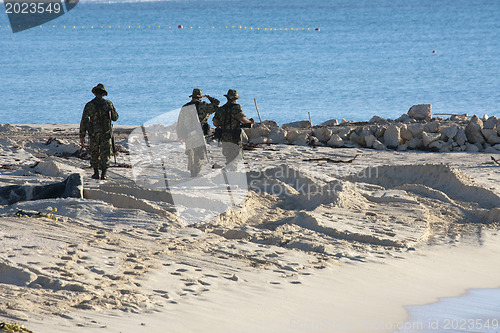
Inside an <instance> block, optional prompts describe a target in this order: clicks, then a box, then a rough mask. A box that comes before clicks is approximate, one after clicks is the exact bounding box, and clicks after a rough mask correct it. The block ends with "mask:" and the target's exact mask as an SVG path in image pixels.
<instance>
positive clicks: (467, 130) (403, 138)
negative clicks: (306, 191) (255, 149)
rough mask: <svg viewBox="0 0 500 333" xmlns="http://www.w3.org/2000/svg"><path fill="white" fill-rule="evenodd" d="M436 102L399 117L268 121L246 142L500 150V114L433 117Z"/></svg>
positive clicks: (246, 132)
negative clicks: (321, 120)
mask: <svg viewBox="0 0 500 333" xmlns="http://www.w3.org/2000/svg"><path fill="white" fill-rule="evenodd" d="M431 109H432V106H431V104H419V105H414V106H412V107H411V108H410V109H409V110H408V112H407V113H405V114H403V115H402V116H401V117H399V118H398V119H395V120H391V119H383V118H381V117H378V116H373V117H372V118H371V119H370V120H369V121H367V122H352V121H348V120H345V119H342V120H341V122H340V123H339V122H338V121H337V120H335V119H332V120H328V121H326V122H324V123H322V124H320V125H317V126H312V124H311V123H310V122H309V121H308V120H306V121H296V122H292V123H288V124H283V125H282V126H281V127H280V126H279V125H278V123H276V122H275V121H272V120H266V121H263V122H262V123H260V124H256V125H255V126H254V127H253V128H249V129H245V130H244V132H243V142H244V143H250V144H292V145H310V146H329V147H333V148H344V147H358V148H359V147H365V148H372V149H378V150H381V149H395V150H400V151H404V150H425V151H436V152H450V151H467V152H487V153H493V154H500V119H498V118H497V117H488V116H487V115H484V116H483V117H481V118H480V117H478V116H476V115H474V116H472V117H469V116H467V115H452V116H451V117H450V118H447V119H444V118H442V117H432V114H431Z"/></svg>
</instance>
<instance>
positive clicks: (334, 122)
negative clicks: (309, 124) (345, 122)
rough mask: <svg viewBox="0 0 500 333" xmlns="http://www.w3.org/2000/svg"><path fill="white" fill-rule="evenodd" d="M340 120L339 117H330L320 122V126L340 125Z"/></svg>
mask: <svg viewBox="0 0 500 333" xmlns="http://www.w3.org/2000/svg"><path fill="white" fill-rule="evenodd" d="M338 124H339V121H338V120H337V119H330V120H327V121H324V122H322V123H321V124H319V125H320V126H335V125H338Z"/></svg>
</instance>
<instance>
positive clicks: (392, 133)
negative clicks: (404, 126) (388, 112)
mask: <svg viewBox="0 0 500 333" xmlns="http://www.w3.org/2000/svg"><path fill="white" fill-rule="evenodd" d="M384 144H385V146H386V147H389V148H396V147H397V146H399V145H400V144H401V135H400V131H399V127H398V126H396V125H391V126H389V127H388V128H387V129H386V130H385V133H384Z"/></svg>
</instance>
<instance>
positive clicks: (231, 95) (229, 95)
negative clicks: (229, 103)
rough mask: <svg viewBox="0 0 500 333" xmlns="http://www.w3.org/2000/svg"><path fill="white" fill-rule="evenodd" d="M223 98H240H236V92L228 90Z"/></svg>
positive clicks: (237, 97)
mask: <svg viewBox="0 0 500 333" xmlns="http://www.w3.org/2000/svg"><path fill="white" fill-rule="evenodd" d="M224 96H226V98H227V99H239V98H240V96H238V92H237V91H236V90H234V89H229V90H228V91H227V94H225V95H224Z"/></svg>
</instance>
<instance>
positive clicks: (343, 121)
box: [340, 119, 354, 124]
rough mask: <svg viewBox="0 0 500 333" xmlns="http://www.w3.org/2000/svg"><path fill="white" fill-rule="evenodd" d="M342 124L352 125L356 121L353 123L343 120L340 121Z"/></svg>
mask: <svg viewBox="0 0 500 333" xmlns="http://www.w3.org/2000/svg"><path fill="white" fill-rule="evenodd" d="M340 123H341V124H352V123H354V121H352V120H347V119H341V120H340Z"/></svg>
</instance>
